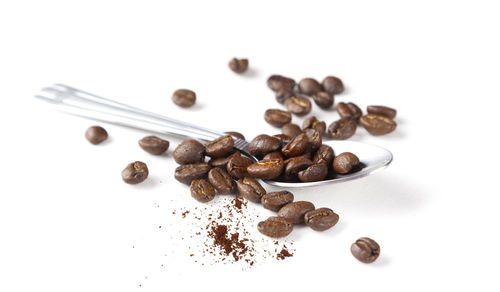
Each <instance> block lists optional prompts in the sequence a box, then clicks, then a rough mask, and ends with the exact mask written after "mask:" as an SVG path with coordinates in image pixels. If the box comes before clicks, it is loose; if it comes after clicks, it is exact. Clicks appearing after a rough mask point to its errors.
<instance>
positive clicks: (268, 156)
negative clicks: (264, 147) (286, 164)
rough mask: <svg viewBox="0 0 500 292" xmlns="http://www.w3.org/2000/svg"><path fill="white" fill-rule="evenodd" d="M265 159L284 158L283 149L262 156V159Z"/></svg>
mask: <svg viewBox="0 0 500 292" xmlns="http://www.w3.org/2000/svg"><path fill="white" fill-rule="evenodd" d="M265 159H281V160H284V158H283V154H281V151H275V152H271V153H267V154H266V155H265V156H264V157H263V158H262V160H265Z"/></svg>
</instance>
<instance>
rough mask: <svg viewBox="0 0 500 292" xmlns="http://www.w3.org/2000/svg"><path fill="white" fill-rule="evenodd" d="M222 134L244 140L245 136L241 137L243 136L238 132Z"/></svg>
mask: <svg viewBox="0 0 500 292" xmlns="http://www.w3.org/2000/svg"><path fill="white" fill-rule="evenodd" d="M224 133H225V134H228V135H231V136H233V137H236V138H238V139H241V140H245V136H243V134H241V133H240V132H224Z"/></svg>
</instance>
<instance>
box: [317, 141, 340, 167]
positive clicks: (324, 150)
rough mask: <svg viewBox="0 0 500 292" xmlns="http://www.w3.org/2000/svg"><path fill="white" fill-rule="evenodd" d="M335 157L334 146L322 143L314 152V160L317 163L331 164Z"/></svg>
mask: <svg viewBox="0 0 500 292" xmlns="http://www.w3.org/2000/svg"><path fill="white" fill-rule="evenodd" d="M334 157H335V153H334V152H333V149H332V147H330V146H328V145H321V147H319V149H318V150H317V151H316V153H315V154H314V157H313V160H312V162H313V163H315V164H317V163H325V164H326V165H331V163H332V161H333V158H334Z"/></svg>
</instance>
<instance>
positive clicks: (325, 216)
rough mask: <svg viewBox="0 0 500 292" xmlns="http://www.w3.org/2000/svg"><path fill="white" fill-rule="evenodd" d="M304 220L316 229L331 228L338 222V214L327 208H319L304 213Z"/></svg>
mask: <svg viewBox="0 0 500 292" xmlns="http://www.w3.org/2000/svg"><path fill="white" fill-rule="evenodd" d="M304 222H305V223H306V224H307V225H308V226H309V227H311V228H312V229H313V230H316V231H325V230H327V229H330V228H332V227H333V226H335V224H337V222H339V215H337V214H336V213H335V212H333V211H332V209H329V208H319V209H316V210H312V211H309V212H307V213H306V214H305V215H304Z"/></svg>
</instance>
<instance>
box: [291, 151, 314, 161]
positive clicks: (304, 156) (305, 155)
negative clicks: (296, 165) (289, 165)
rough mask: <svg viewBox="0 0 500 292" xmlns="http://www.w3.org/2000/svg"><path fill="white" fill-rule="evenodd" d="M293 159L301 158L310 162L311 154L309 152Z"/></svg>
mask: <svg viewBox="0 0 500 292" xmlns="http://www.w3.org/2000/svg"><path fill="white" fill-rule="evenodd" d="M295 157H301V158H305V159H309V160H311V161H312V154H311V152H306V153H304V154H302V155H299V156H295Z"/></svg>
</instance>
